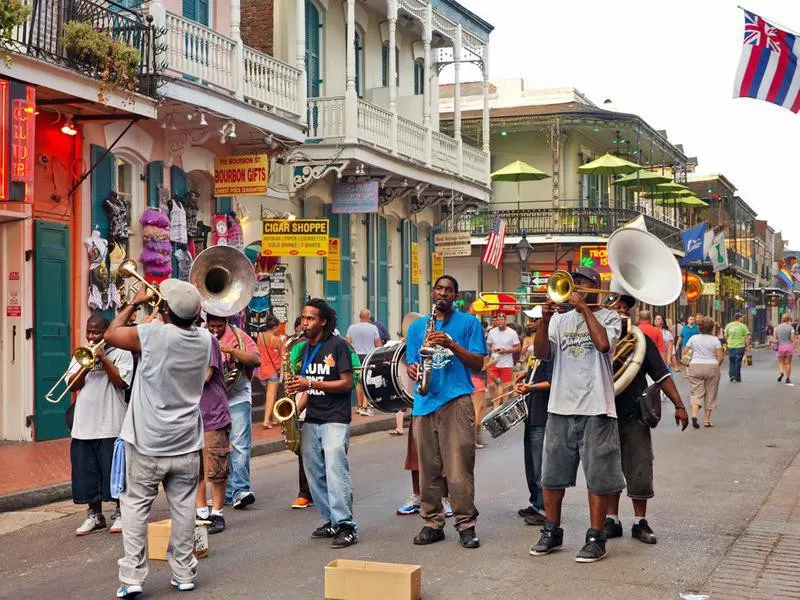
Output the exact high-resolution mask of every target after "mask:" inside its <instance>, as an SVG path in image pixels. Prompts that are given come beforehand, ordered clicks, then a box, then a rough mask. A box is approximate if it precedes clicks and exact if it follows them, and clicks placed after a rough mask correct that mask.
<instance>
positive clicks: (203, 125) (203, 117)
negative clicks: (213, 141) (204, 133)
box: [200, 112, 208, 127]
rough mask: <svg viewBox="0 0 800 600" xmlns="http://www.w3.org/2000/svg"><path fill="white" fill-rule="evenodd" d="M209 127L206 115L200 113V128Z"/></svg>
mask: <svg viewBox="0 0 800 600" xmlns="http://www.w3.org/2000/svg"><path fill="white" fill-rule="evenodd" d="M206 125H208V121H206V113H202V112H201V113H200V127H205V126H206Z"/></svg>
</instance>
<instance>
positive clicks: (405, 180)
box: [403, 177, 408, 187]
mask: <svg viewBox="0 0 800 600" xmlns="http://www.w3.org/2000/svg"><path fill="white" fill-rule="evenodd" d="M403 187H408V179H406V178H405V177H403Z"/></svg>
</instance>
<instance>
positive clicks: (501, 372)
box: [488, 367, 514, 383]
mask: <svg viewBox="0 0 800 600" xmlns="http://www.w3.org/2000/svg"><path fill="white" fill-rule="evenodd" d="M488 375H489V381H490V382H495V383H496V382H497V380H498V379H499V380H500V382H501V383H511V382H512V381H513V380H514V368H513V367H491V368H490V369H489V372H488Z"/></svg>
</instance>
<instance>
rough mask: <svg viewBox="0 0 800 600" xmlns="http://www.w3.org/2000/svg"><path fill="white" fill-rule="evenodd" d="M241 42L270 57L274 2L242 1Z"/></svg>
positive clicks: (259, 0) (260, 0) (262, 0)
mask: <svg viewBox="0 0 800 600" xmlns="http://www.w3.org/2000/svg"><path fill="white" fill-rule="evenodd" d="M241 6H242V8H241V10H242V13H241V14H242V41H243V42H244V44H245V45H246V46H250V47H251V48H255V49H256V50H260V51H261V52H264V53H265V54H269V55H270V56H272V50H273V27H274V21H273V17H272V15H273V7H274V0H242V4H241Z"/></svg>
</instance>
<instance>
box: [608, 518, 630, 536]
mask: <svg viewBox="0 0 800 600" xmlns="http://www.w3.org/2000/svg"><path fill="white" fill-rule="evenodd" d="M634 527H636V526H635V525H634ZM603 535H605V536H606V539H607V540H610V539H611V538H618V537H622V523H620V522H619V521H615V520H614V519H606V521H605V523H603Z"/></svg>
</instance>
